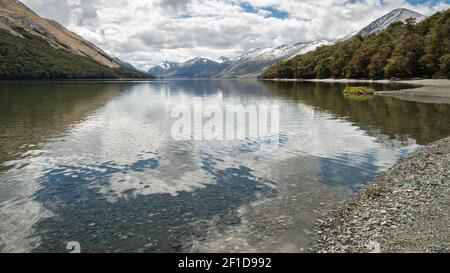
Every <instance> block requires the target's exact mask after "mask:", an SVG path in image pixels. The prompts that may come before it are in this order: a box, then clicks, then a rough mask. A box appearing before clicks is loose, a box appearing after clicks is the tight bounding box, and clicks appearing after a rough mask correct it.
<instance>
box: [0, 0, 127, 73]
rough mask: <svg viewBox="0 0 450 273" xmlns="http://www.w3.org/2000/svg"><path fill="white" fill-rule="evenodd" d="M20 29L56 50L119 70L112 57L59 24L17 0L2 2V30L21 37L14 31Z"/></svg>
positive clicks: (0, 26) (0, 11)
mask: <svg viewBox="0 0 450 273" xmlns="http://www.w3.org/2000/svg"><path fill="white" fill-rule="evenodd" d="M17 27H20V28H23V29H25V30H26V31H28V32H30V33H32V34H35V35H38V36H40V37H42V38H44V39H45V40H47V41H48V42H49V43H50V45H52V46H53V47H55V48H64V49H66V50H68V51H70V52H72V53H75V54H77V55H81V56H86V57H89V58H91V59H93V60H95V61H96V62H98V63H100V64H102V65H104V66H107V67H109V68H119V67H120V64H119V63H117V62H116V61H115V60H114V59H113V58H112V57H110V56H109V55H108V54H106V53H105V52H104V51H102V50H101V49H99V48H98V47H96V46H95V45H93V44H92V43H90V42H88V41H86V40H84V39H83V38H81V37H80V36H78V35H77V34H75V33H73V32H71V31H69V30H67V29H66V28H64V27H63V26H61V25H60V24H59V23H57V22H55V21H52V20H48V19H44V18H42V17H40V16H39V15H37V14H36V13H35V12H33V11H32V10H31V9H29V8H28V7H26V6H25V5H24V4H22V3H21V2H20V1H17V0H0V29H5V30H7V31H9V32H11V33H12V34H14V35H19V36H20V34H19V33H18V32H16V31H15V30H14V29H15V28H17Z"/></svg>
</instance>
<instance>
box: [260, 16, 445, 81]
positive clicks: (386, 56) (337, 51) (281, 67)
mask: <svg viewBox="0 0 450 273" xmlns="http://www.w3.org/2000/svg"><path fill="white" fill-rule="evenodd" d="M379 22H381V21H379ZM373 29H374V28H372V30H373ZM418 77H420V78H450V9H448V10H447V11H443V12H438V13H436V14H435V15H433V16H431V17H429V18H427V19H425V20H423V21H421V22H420V23H417V24H416V23H414V22H412V21H407V22H406V23H402V22H395V23H392V24H391V25H390V26H388V27H387V28H385V29H384V30H381V31H379V32H376V33H374V34H372V35H368V36H361V35H357V36H355V37H353V38H351V39H349V40H345V41H340V42H337V43H335V44H333V45H330V46H324V47H320V48H318V49H317V50H315V51H313V52H309V53H307V54H303V55H299V56H296V57H295V58H293V59H290V60H288V61H284V62H280V63H278V64H276V65H274V66H272V67H270V68H269V69H268V70H266V71H265V72H264V74H263V75H262V78H268V79H272V78H298V79H311V78H352V79H382V78H405V79H407V78H418Z"/></svg>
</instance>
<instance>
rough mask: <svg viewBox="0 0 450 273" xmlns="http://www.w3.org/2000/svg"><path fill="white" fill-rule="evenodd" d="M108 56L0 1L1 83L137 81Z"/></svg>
mask: <svg viewBox="0 0 450 273" xmlns="http://www.w3.org/2000/svg"><path fill="white" fill-rule="evenodd" d="M135 77H149V76H148V75H146V74H144V73H141V72H137V71H131V70H129V69H127V68H125V67H123V66H121V65H120V64H119V63H118V62H117V61H115V60H114V59H113V58H112V57H110V56H109V55H108V54H106V53H105V52H103V51H102V50H101V49H99V48H97V47H96V46H94V45H93V44H91V43H89V42H88V41H85V40H83V39H82V38H81V37H79V36H78V35H76V34H74V33H72V32H70V31H69V30H67V29H65V28H64V27H63V26H61V25H59V24H58V23H56V22H54V21H51V20H47V19H44V18H41V17H40V16H39V15H37V14H36V13H34V12H33V11H32V10H31V9H29V8H27V7H26V6H25V5H23V4H22V3H21V2H19V1H16V0H1V1H0V79H16V78H19V79H33V78H44V79H49V78H135Z"/></svg>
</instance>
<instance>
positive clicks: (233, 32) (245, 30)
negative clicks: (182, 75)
mask: <svg viewBox="0 0 450 273" xmlns="http://www.w3.org/2000/svg"><path fill="white" fill-rule="evenodd" d="M23 2H24V3H25V4H27V5H28V6H30V7H31V8H32V9H34V10H35V11H37V12H38V13H39V14H41V15H43V16H45V17H48V18H51V19H55V20H57V21H58V22H60V23H62V24H63V25H65V26H66V27H68V28H69V29H71V30H72V31H75V32H77V33H78V34H80V35H81V36H83V37H84V38H86V39H88V40H90V41H91V42H93V43H95V44H96V45H98V46H99V47H101V48H103V49H104V50H105V51H107V52H108V53H110V54H112V55H114V56H117V57H119V58H121V59H123V60H125V61H128V62H131V63H133V64H135V65H137V66H138V67H140V68H149V67H150V66H152V65H155V64H157V63H160V62H161V61H162V60H164V59H170V60H176V61H184V60H186V59H189V58H192V57H195V56H198V55H200V56H204V57H209V58H212V59H217V58H219V57H220V56H222V55H224V56H228V57H235V56H237V55H239V54H241V53H243V52H246V51H248V50H251V49H254V48H257V47H270V46H276V45H280V44H283V43H295V42H302V41H311V40H317V39H335V38H339V37H342V36H345V35H346V34H349V33H351V32H353V31H356V30H358V29H360V28H362V27H364V26H365V25H366V24H368V23H370V22H371V21H373V20H374V19H376V18H378V17H380V16H382V15H384V14H385V13H387V12H389V11H391V10H392V9H395V8H399V7H406V8H410V9H413V10H416V11H418V12H421V13H424V14H427V15H429V14H432V13H433V12H435V11H437V10H442V9H445V8H448V7H450V5H449V4H446V3H445V1H442V2H438V3H434V2H435V1H430V2H425V3H422V4H420V5H417V6H414V5H411V4H409V3H408V2H407V1H406V0H400V1H398V0H384V1H381V0H360V1H348V0H304V1H297V0H246V1H244V0H221V1H219V0H190V1H186V0H141V1H135V0H23ZM243 4H246V7H248V6H249V5H251V6H252V7H253V9H254V12H252V13H250V12H246V11H245V9H244V6H243ZM263 7H264V8H267V7H270V8H272V9H275V10H278V11H280V12H285V13H287V14H288V17H287V18H284V19H280V18H276V17H273V16H270V12H268V11H267V10H266V9H261V8H263Z"/></svg>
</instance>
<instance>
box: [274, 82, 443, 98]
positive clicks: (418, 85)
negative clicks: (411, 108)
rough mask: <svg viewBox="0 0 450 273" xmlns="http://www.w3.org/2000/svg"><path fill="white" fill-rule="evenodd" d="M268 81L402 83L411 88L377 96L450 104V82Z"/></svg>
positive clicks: (384, 92) (386, 92) (379, 93)
mask: <svg viewBox="0 0 450 273" xmlns="http://www.w3.org/2000/svg"><path fill="white" fill-rule="evenodd" d="M266 81H287V82H290V81H294V82H295V81H307V82H327V83H380V84H389V83H401V84H409V85H411V88H408V89H403V90H393V91H383V92H375V95H377V96H390V97H395V98H398V99H402V100H408V101H415V102H424V103H447V104H450V80H446V79H441V80H433V79H428V80H400V81H392V80H352V79H312V80H299V79H266Z"/></svg>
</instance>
